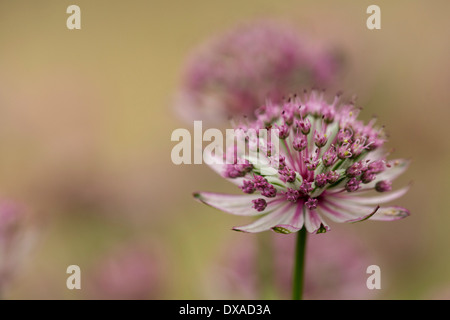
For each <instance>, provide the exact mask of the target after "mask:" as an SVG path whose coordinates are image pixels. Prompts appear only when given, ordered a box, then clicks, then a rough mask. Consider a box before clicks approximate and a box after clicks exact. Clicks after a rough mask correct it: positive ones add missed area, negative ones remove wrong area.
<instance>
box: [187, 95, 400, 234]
mask: <svg viewBox="0 0 450 320" xmlns="http://www.w3.org/2000/svg"><path fill="white" fill-rule="evenodd" d="M359 111H360V109H359V108H356V107H355V106H354V103H353V102H350V103H345V104H343V103H341V97H340V95H337V96H336V97H335V98H334V100H333V102H332V103H328V102H327V101H326V100H325V98H324V94H323V92H320V93H319V92H317V91H312V92H310V93H308V92H305V93H304V94H302V95H300V96H293V97H291V98H289V99H288V100H286V101H285V102H284V103H281V104H271V103H267V104H266V105H265V106H263V107H261V108H260V109H258V110H257V111H256V113H255V119H254V120H253V119H249V118H247V119H245V121H242V122H241V123H240V124H239V125H236V129H239V130H236V131H237V132H239V134H236V136H237V139H238V141H237V142H238V143H236V145H235V146H234V147H233V148H231V149H228V150H227V152H226V154H225V155H215V156H211V157H212V158H215V159H213V160H215V161H210V162H209V163H212V164H211V167H212V168H213V169H215V170H216V171H217V172H218V173H220V174H221V175H222V176H223V177H224V178H226V179H228V180H230V181H231V182H233V183H235V184H237V185H238V186H239V188H240V189H241V191H242V193H243V194H241V195H231V194H219V193H210V192H200V193H195V194H194V196H195V197H196V198H197V199H198V200H200V201H201V202H203V203H206V204H208V205H210V206H212V207H215V208H217V209H220V210H222V211H225V212H228V213H231V214H236V215H244V216H255V217H260V219H257V220H256V221H254V222H253V223H251V224H249V225H246V226H242V227H235V228H234V230H238V231H244V232H261V231H266V230H270V229H272V230H274V231H276V232H279V233H291V232H296V231H299V230H300V229H302V228H303V227H305V228H306V230H307V231H308V232H310V233H323V232H326V231H328V230H330V227H329V225H328V220H331V221H334V222H350V223H353V222H358V221H364V220H368V219H370V220H381V221H392V220H398V219H402V218H404V217H406V216H408V215H409V211H408V210H407V209H405V208H402V207H399V206H384V204H385V203H387V202H390V201H392V200H395V199H397V198H399V197H401V196H402V195H404V194H405V193H406V192H407V191H408V188H409V187H408V186H407V187H404V188H402V189H399V190H395V191H392V181H393V180H395V179H396V178H397V177H398V176H399V175H400V174H402V173H403V172H404V171H405V170H406V169H407V167H408V163H409V161H407V160H403V159H396V160H388V159H387V156H388V153H387V152H385V151H384V149H383V145H384V143H385V141H386V135H385V133H384V130H383V128H378V127H376V126H375V119H374V120H372V121H370V122H369V123H368V124H364V123H363V122H362V121H360V120H358V119H357V116H358V113H359ZM255 132H256V134H255ZM261 132H267V134H266V136H267V137H266V138H267V139H265V140H264V139H262V135H261V134H260V133H261ZM274 137H275V138H274ZM264 141H265V142H264ZM277 146H278V148H277ZM249 150H250V151H252V152H250V153H249V152H248V151H249ZM225 158H226V159H228V160H229V159H230V158H231V159H234V162H233V161H231V162H230V161H223V159H225Z"/></svg>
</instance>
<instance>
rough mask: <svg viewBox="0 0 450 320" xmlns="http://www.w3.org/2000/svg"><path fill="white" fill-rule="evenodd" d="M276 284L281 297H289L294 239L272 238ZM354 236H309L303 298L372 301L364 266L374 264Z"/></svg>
mask: <svg viewBox="0 0 450 320" xmlns="http://www.w3.org/2000/svg"><path fill="white" fill-rule="evenodd" d="M275 244H276V250H275V264H276V270H277V272H276V273H275V276H276V284H277V286H278V288H279V290H280V292H282V295H283V297H284V298H290V297H291V290H292V274H293V266H294V257H295V255H294V251H295V237H292V236H291V237H289V238H288V239H286V237H284V236H280V235H276V236H275ZM373 259H374V257H373V256H372V255H371V254H370V253H369V251H368V250H367V249H366V248H364V247H363V246H362V245H360V241H359V239H358V238H357V237H355V236H351V235H349V234H345V235H344V234H338V233H331V234H329V235H327V236H314V237H310V238H309V239H308V242H307V251H306V267H305V289H304V290H305V298H306V299H313V300H314V299H320V300H328V299H332V300H348V299H371V298H374V297H375V296H376V294H377V291H376V290H369V289H368V288H367V286H366V280H367V278H368V276H369V275H367V274H366V270H367V267H368V266H370V265H372V264H376V263H377V261H374V260H373Z"/></svg>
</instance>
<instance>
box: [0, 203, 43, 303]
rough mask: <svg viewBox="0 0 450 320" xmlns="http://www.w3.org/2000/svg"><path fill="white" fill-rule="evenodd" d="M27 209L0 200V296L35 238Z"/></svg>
mask: <svg viewBox="0 0 450 320" xmlns="http://www.w3.org/2000/svg"><path fill="white" fill-rule="evenodd" d="M28 218H29V215H28V212H27V210H26V209H25V208H24V207H23V206H22V205H19V204H17V203H14V202H11V201H5V200H1V201H0V296H1V295H2V294H4V292H5V291H6V290H7V289H8V286H9V285H10V283H11V281H12V280H13V278H14V276H15V275H16V274H17V272H18V269H19V268H20V266H21V265H23V262H24V259H25V257H26V256H27V255H28V253H29V252H30V249H31V247H32V245H33V242H34V241H33V240H34V238H35V229H34V228H32V226H31V225H30V224H29V221H28V220H29V219H28Z"/></svg>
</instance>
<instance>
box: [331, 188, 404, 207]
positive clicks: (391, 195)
mask: <svg viewBox="0 0 450 320" xmlns="http://www.w3.org/2000/svg"><path fill="white" fill-rule="evenodd" d="M409 188H410V187H409V186H407V187H404V188H402V189H399V190H396V191H392V192H386V193H385V194H382V195H380V196H375V197H361V196H359V197H358V196H356V197H353V196H347V195H336V198H340V197H342V198H344V197H345V199H348V200H350V201H353V202H355V203H358V204H362V205H367V204H375V205H376V204H382V203H385V202H389V201H392V200H395V199H398V198H400V197H401V196H403V195H404V194H405V193H406V192H408V190H409Z"/></svg>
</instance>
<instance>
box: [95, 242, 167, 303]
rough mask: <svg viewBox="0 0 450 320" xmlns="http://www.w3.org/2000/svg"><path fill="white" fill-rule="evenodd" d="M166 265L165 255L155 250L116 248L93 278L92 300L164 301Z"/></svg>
mask: <svg viewBox="0 0 450 320" xmlns="http://www.w3.org/2000/svg"><path fill="white" fill-rule="evenodd" d="M158 249H159V248H158ZM165 264H166V263H165V261H164V255H163V254H162V252H159V250H156V249H153V248H151V249H147V248H143V247H142V246H140V245H139V244H136V243H132V244H126V245H124V246H121V247H118V248H114V249H113V250H112V251H110V252H108V253H107V255H106V256H104V257H102V258H100V259H99V261H98V262H97V264H96V266H95V269H94V270H93V272H92V274H91V275H90V276H91V278H92V279H90V280H91V281H90V284H89V288H88V294H89V297H90V298H93V299H110V300H116V299H119V300H121V299H127V300H128V299H131V300H144V299H160V298H161V296H162V295H163V293H164V289H165V280H166V272H165V268H166V265H165Z"/></svg>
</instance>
